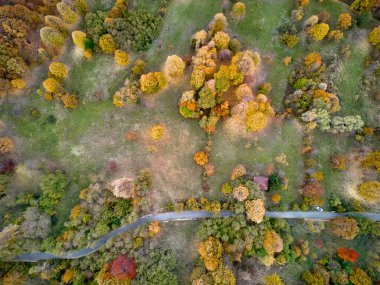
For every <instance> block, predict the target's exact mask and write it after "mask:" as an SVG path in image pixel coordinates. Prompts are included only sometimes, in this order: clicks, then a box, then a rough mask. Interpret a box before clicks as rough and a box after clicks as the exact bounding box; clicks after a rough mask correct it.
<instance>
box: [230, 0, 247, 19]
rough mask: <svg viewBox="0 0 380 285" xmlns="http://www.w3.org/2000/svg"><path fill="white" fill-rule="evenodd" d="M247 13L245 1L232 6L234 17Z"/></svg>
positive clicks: (240, 16) (237, 17)
mask: <svg viewBox="0 0 380 285" xmlns="http://www.w3.org/2000/svg"><path fill="white" fill-rule="evenodd" d="M244 14H245V4H244V3H243V2H237V3H235V4H234V5H233V6H232V13H231V15H232V17H234V18H235V19H240V18H242V17H243V16H244Z"/></svg>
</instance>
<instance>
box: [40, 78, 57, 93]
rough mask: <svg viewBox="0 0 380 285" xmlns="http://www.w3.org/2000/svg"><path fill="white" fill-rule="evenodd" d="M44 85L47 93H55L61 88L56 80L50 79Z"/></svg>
mask: <svg viewBox="0 0 380 285" xmlns="http://www.w3.org/2000/svg"><path fill="white" fill-rule="evenodd" d="M42 85H43V86H44V88H45V89H46V91H47V92H52V93H53V92H55V91H56V90H57V89H58V87H59V86H60V84H59V82H58V81H57V80H55V79H54V78H48V79H46V80H45V81H44V82H42Z"/></svg>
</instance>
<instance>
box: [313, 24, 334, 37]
mask: <svg viewBox="0 0 380 285" xmlns="http://www.w3.org/2000/svg"><path fill="white" fill-rule="evenodd" d="M329 29H330V27H329V25H328V24H326V23H320V24H316V25H314V26H313V27H311V29H310V35H311V36H312V37H313V38H314V39H315V40H317V41H321V40H323V39H324V38H325V37H326V36H327V34H328V32H329Z"/></svg>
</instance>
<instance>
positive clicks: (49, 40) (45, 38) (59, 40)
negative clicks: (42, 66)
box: [40, 27, 65, 48]
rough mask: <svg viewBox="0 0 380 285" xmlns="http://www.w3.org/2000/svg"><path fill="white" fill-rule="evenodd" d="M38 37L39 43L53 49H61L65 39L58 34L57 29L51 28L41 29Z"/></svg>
mask: <svg viewBox="0 0 380 285" xmlns="http://www.w3.org/2000/svg"><path fill="white" fill-rule="evenodd" d="M40 37H41V41H42V42H43V43H44V44H45V45H47V46H49V47H54V48H60V47H62V45H63V43H64V41H65V38H64V37H63V35H62V34H61V32H59V31H58V30H57V29H55V28H52V27H43V28H42V29H41V30H40Z"/></svg>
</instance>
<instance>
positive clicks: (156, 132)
mask: <svg viewBox="0 0 380 285" xmlns="http://www.w3.org/2000/svg"><path fill="white" fill-rule="evenodd" d="M164 133H165V128H164V126H163V125H155V126H153V127H152V128H151V129H150V131H149V135H150V137H151V138H152V140H154V141H159V140H161V139H162V137H163V136H164Z"/></svg>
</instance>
